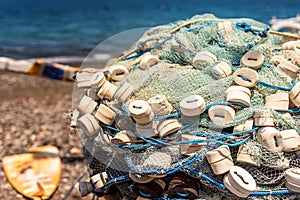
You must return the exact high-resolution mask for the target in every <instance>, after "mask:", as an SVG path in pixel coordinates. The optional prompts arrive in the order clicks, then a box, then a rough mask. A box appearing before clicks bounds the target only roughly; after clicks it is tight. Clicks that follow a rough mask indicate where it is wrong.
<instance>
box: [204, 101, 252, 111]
mask: <svg viewBox="0 0 300 200" xmlns="http://www.w3.org/2000/svg"><path fill="white" fill-rule="evenodd" d="M216 105H237V106H240V107H242V108H247V107H248V106H246V105H245V104H243V103H240V102H227V101H223V102H214V103H211V104H208V105H207V106H206V107H205V110H206V111H207V110H209V109H210V108H211V107H212V106H216Z"/></svg>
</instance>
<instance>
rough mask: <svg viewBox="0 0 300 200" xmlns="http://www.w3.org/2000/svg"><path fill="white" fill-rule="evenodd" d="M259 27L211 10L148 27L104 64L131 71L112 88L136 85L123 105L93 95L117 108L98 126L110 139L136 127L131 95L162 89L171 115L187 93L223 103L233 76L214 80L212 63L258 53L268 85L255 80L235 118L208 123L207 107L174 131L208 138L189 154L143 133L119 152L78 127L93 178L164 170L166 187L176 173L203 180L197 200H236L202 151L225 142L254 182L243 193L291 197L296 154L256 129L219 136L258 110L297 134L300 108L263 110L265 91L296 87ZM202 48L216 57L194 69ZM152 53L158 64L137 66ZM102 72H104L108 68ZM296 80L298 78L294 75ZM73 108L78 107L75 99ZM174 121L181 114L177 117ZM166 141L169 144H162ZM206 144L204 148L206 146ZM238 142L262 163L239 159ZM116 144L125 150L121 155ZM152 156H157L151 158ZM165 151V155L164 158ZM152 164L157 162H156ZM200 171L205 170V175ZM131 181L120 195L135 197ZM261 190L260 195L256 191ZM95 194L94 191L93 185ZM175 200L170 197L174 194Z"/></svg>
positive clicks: (275, 40)
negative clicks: (270, 144) (269, 142)
mask: <svg viewBox="0 0 300 200" xmlns="http://www.w3.org/2000/svg"><path fill="white" fill-rule="evenodd" d="M189 21H194V22H193V23H190V24H187V25H186V26H182V27H181V28H179V29H178V30H175V31H174V29H176V28H177V27H178V26H181V25H182V24H184V23H186V22H189ZM225 22H226V23H227V26H226V24H225ZM241 23H242V25H241ZM228 24H230V25H228ZM237 24H239V25H240V26H238V25H237ZM246 25H250V26H246ZM224 27H225V28H224ZM226 27H227V28H226ZM263 30H267V29H266V25H265V24H262V23H260V22H257V21H255V20H252V19H246V18H240V19H219V18H217V17H215V16H214V15H211V14H204V15H196V16H194V17H192V18H191V19H188V20H181V21H177V22H174V23H170V24H167V25H162V26H158V27H154V28H151V29H149V30H148V31H146V32H145V33H144V34H143V36H142V37H141V38H140V39H139V40H138V41H136V43H135V44H133V46H132V47H131V49H129V50H128V52H129V51H132V50H133V51H134V53H133V54H129V55H127V56H126V57H125V58H123V59H118V58H115V59H111V60H110V61H109V62H108V63H107V66H106V67H107V68H108V69H109V67H111V66H114V65H122V66H125V67H127V69H129V74H128V75H127V76H126V77H124V78H123V79H122V80H121V81H111V82H112V83H113V84H114V85H116V91H118V90H119V89H120V88H121V87H122V86H123V85H124V84H127V83H129V84H131V85H132V86H133V87H134V90H133V93H132V95H131V97H130V98H129V99H128V100H127V101H126V102H124V103H121V102H119V101H118V100H116V99H112V100H110V101H107V100H96V102H97V103H98V105H99V104H106V105H108V106H109V107H110V108H112V109H113V110H114V112H115V113H116V117H115V121H114V123H113V124H112V126H111V127H108V126H102V129H103V131H104V132H105V134H106V135H109V137H113V136H114V135H115V134H116V133H117V132H118V131H120V130H130V131H132V132H136V129H135V121H134V119H133V118H132V117H131V116H130V113H128V106H129V104H130V103H131V102H132V101H133V100H144V101H148V100H149V99H150V98H153V97H155V96H156V95H158V94H160V95H163V96H165V97H166V99H167V101H168V102H169V103H170V104H171V105H172V107H173V111H172V113H175V114H176V113H179V114H180V105H179V104H180V101H181V100H182V99H184V98H185V97H188V96H190V95H200V96H201V97H203V99H204V100H205V103H206V105H213V104H214V103H220V102H225V101H226V90H227V88H228V87H230V86H233V85H236V83H235V82H234V80H233V76H232V75H229V76H228V77H225V78H222V79H216V78H215V77H214V76H213V74H212V68H213V67H214V66H215V65H216V64H217V63H219V62H226V63H227V64H228V65H230V66H231V67H232V69H234V70H237V69H239V68H244V67H246V66H244V65H243V64H242V63H240V60H241V58H242V57H243V55H244V54H245V53H246V52H248V51H250V50H251V51H259V52H261V53H262V54H263V55H264V63H263V65H262V67H261V68H259V69H257V70H256V71H257V73H258V75H259V81H260V82H264V83H267V84H268V87H266V86H265V85H263V84H258V85H256V86H255V87H253V88H251V106H250V107H245V108H244V107H239V106H237V107H235V106H233V107H234V108H235V111H236V113H235V117H234V120H232V121H230V122H228V123H225V124H223V125H216V124H214V123H213V122H212V120H211V119H210V117H209V115H208V113H207V112H204V113H202V114H201V115H200V116H199V117H198V119H197V121H196V122H195V123H193V124H185V125H184V126H183V127H182V128H181V129H180V130H179V131H178V132H177V133H176V134H177V136H178V135H183V134H186V135H193V134H194V133H197V134H196V135H197V136H201V137H205V138H206V140H207V141H206V143H205V141H201V142H199V144H198V145H202V146H203V148H199V150H198V151H197V152H195V154H194V155H192V156H186V155H182V154H181V150H180V148H181V147H180V146H181V145H179V144H178V143H176V141H180V137H177V136H176V137H175V136H174V138H171V139H172V140H171V141H170V140H160V138H156V137H154V138H150V139H149V138H146V139H145V138H144V140H143V141H142V142H139V143H138V145H136V146H134V148H133V147H132V148H123V149H122V147H120V146H115V147H112V146H110V145H105V142H103V138H102V136H101V134H98V135H96V136H93V137H90V136H88V135H87V134H86V133H85V131H84V130H83V129H81V128H78V130H79V134H80V136H81V138H82V141H83V145H84V153H85V156H86V158H87V160H88V166H89V168H90V169H91V171H90V174H91V176H92V175H95V174H97V173H100V172H104V171H106V172H108V173H109V174H110V177H111V179H113V178H117V177H120V176H125V177H126V176H127V174H128V172H129V171H131V172H133V173H138V174H142V175H149V174H150V175H157V176H156V178H157V177H160V176H159V175H161V177H162V178H161V179H163V180H164V181H165V182H166V183H167V185H168V182H169V181H170V179H171V178H172V176H173V174H176V173H179V172H181V173H184V174H187V175H188V176H190V177H192V178H194V179H195V180H197V181H198V182H199V183H200V185H201V189H199V191H198V198H199V199H221V198H227V199H239V197H238V196H236V195H235V194H233V193H231V192H230V191H229V190H228V189H226V188H225V187H224V186H222V184H223V177H224V175H215V174H214V172H213V171H212V169H211V167H210V164H209V163H208V161H207V159H206V158H205V153H206V152H207V151H209V150H211V149H210V148H209V147H213V145H216V144H219V145H220V144H223V143H225V144H230V145H231V146H230V151H231V156H232V158H233V162H234V165H236V166H240V167H242V168H244V169H245V170H247V171H248V172H249V173H250V174H251V175H252V176H253V178H254V179H255V181H256V184H257V191H258V192H257V193H255V192H254V193H251V194H250V196H248V198H250V199H293V198H296V196H297V195H296V193H294V192H290V191H288V190H287V189H286V188H285V179H284V174H285V170H286V169H288V168H291V167H294V168H299V167H300V159H299V157H298V155H297V153H295V152H289V153H287V152H274V151H272V150H270V149H268V148H267V147H265V146H264V145H263V144H261V143H260V142H259V141H258V140H257V129H255V130H254V129H253V130H252V131H250V134H248V135H247V136H245V137H236V136H232V138H233V141H234V142H232V143H231V142H230V141H229V142H228V141H226V140H224V138H226V139H228V140H230V139H232V138H230V137H227V135H230V134H232V132H233V127H234V126H236V125H239V124H241V123H243V122H244V121H246V120H247V119H250V118H253V117H254V114H255V113H256V112H257V111H262V110H265V111H269V112H270V113H271V114H272V117H273V118H274V121H275V126H276V128H277V129H278V130H280V131H281V130H288V129H295V130H297V131H298V125H299V123H300V118H299V117H298V114H297V113H291V115H290V116H291V117H287V116H286V115H285V113H286V112H279V111H275V110H273V109H270V108H266V107H265V98H266V96H269V95H271V94H275V93H276V92H277V91H278V90H279V89H278V88H292V87H293V84H292V83H291V79H289V78H287V77H285V76H282V75H281V74H279V73H277V71H276V63H274V62H273V61H272V57H273V56H274V54H276V53H274V49H281V45H282V43H281V36H278V35H276V34H270V33H267V34H266V35H264V36H262V37H260V38H259V40H257V41H256V42H254V41H255V40H256V39H257V38H258V35H259V34H262V31H263ZM202 51H208V52H210V53H212V54H214V55H215V56H216V58H217V61H216V62H214V63H206V64H203V65H200V66H197V67H195V66H193V59H194V57H195V55H196V54H197V52H202ZM149 52H150V53H151V55H154V56H156V57H157V58H159V59H160V61H161V62H160V63H157V64H154V65H152V66H150V67H148V68H147V69H142V68H141V67H140V66H139V64H140V62H141V60H142V58H143V56H144V55H143V54H146V55H147V54H149ZM282 52H284V50H281V51H279V53H277V54H283V53H282ZM125 53H126V52H125ZM293 59H294V58H293ZM86 67H90V66H83V67H82V68H86ZM298 67H299V66H298ZM99 71H101V70H99ZM102 71H104V73H105V72H106V73H107V71H105V70H102ZM294 81H295V82H297V81H299V80H298V77H297V78H296V79H295V80H294ZM83 93H84V91H83V90H82V91H81V93H76V94H75V99H77V102H78V98H80V97H81V96H82V95H83ZM75 102H76V100H75ZM75 106H77V105H76V103H75ZM231 106H232V105H231ZM174 116H175V115H174ZM154 117H158V116H154ZM177 118H178V119H180V115H178V116H177ZM155 123H156V122H155ZM100 124H101V123H100ZM99 135H100V136H99ZM216 138H222V142H223V143H218V142H216V141H215V140H216ZM149 141H150V142H149ZM174 141H175V142H174ZM172 142H174V145H172V144H173V143H172ZM166 143H168V144H169V145H166ZM208 143H209V145H206V146H205V145H204V144H208ZM239 146H243V148H244V150H245V151H247V152H248V153H249V154H250V155H252V156H253V158H254V160H257V161H258V162H259V163H260V166H253V165H250V164H247V163H240V162H237V160H236V158H237V153H238V148H239ZM214 148H216V146H215V147H214ZM120 149H122V150H123V151H122V152H121V153H120ZM154 154H155V156H153V155H154ZM166 154H167V155H168V157H167V158H166ZM166 159H171V165H168V166H167V164H166V165H164V162H167V161H166ZM153 163H160V164H156V165H155V164H153ZM195 172H197V173H195ZM202 174H205V176H203V175H202ZM162 175H164V176H162ZM207 177H209V178H207ZM116 182H117V181H116ZM218 183H219V184H218ZM133 185H134V181H132V180H130V179H129V180H127V181H125V182H121V183H116V184H115V186H116V187H117V188H118V189H119V191H120V193H121V196H123V197H124V198H126V199H135V198H137V194H136V193H134V191H133V189H132V188H133ZM167 190H168V186H165V187H164V192H162V193H161V194H160V195H159V197H158V199H168V198H170V199H172V196H168V192H167ZM259 191H263V192H264V193H263V192H262V193H259ZM272 191H275V192H272ZM276 191H277V192H276ZM278 191H279V192H278ZM94 192H95V193H99V191H98V190H95V191H94ZM140 196H143V194H140ZM143 197H147V195H146V194H144V196H143ZM173 198H174V199H175V197H173ZM182 198H186V199H189V197H188V196H186V197H184V195H183V196H182ZM182 198H181V199H182ZM150 199H151V198H150Z"/></svg>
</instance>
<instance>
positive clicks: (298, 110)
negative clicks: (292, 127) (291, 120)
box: [288, 108, 300, 113]
mask: <svg viewBox="0 0 300 200" xmlns="http://www.w3.org/2000/svg"><path fill="white" fill-rule="evenodd" d="M288 112H290V113H299V112H300V108H293V109H289V110H288Z"/></svg>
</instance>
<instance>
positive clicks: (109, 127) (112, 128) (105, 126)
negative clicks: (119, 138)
mask: <svg viewBox="0 0 300 200" xmlns="http://www.w3.org/2000/svg"><path fill="white" fill-rule="evenodd" d="M100 126H101V127H104V128H108V129H110V130H113V131H116V132H121V131H122V130H120V129H117V128H115V127H112V126H107V125H103V124H102V125H100Z"/></svg>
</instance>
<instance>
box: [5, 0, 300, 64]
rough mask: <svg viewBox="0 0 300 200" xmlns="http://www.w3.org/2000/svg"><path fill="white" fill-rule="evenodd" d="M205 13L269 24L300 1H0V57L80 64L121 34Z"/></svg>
mask: <svg viewBox="0 0 300 200" xmlns="http://www.w3.org/2000/svg"><path fill="white" fill-rule="evenodd" d="M203 13H213V14H214V15H215V16H217V17H220V18H240V17H250V18H254V19H256V20H259V21H262V22H264V23H268V21H269V20H270V19H271V18H272V17H273V16H276V17H277V18H287V17H294V16H296V14H297V13H300V3H299V1H298V0H251V1H250V0H249V1H244V0H243V1H241V0H232V1H231V0H227V1H225V0H206V1H205V0H134V1H132V0H1V2H0V56H8V57H14V58H39V57H52V58H53V57H55V58H56V59H58V60H59V59H60V58H62V59H66V57H67V58H68V59H70V60H73V59H75V60H76V59H78V60H80V59H81V58H82V57H85V56H86V55H87V54H88V52H90V51H91V50H92V49H93V48H94V47H95V46H96V45H98V44H99V43H101V42H102V41H103V40H105V39H107V38H109V37H111V36H113V35H115V34H118V33H120V32H123V31H126V30H130V29H133V28H141V27H153V26H157V25H161V24H166V23H169V22H173V21H175V20H179V19H187V18H190V17H192V16H193V15H195V14H203ZM124 42H125V39H124V38H122V37H121V38H119V39H118V38H117V39H115V40H111V41H110V45H109V47H108V48H106V51H107V52H109V51H110V50H112V49H113V48H115V47H117V46H118V47H119V46H120V45H122V44H123V43H124ZM110 48H111V49H110ZM105 55H106V54H105V52H104V55H103V56H105ZM62 56H63V57H62ZM50 60H51V59H50Z"/></svg>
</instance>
